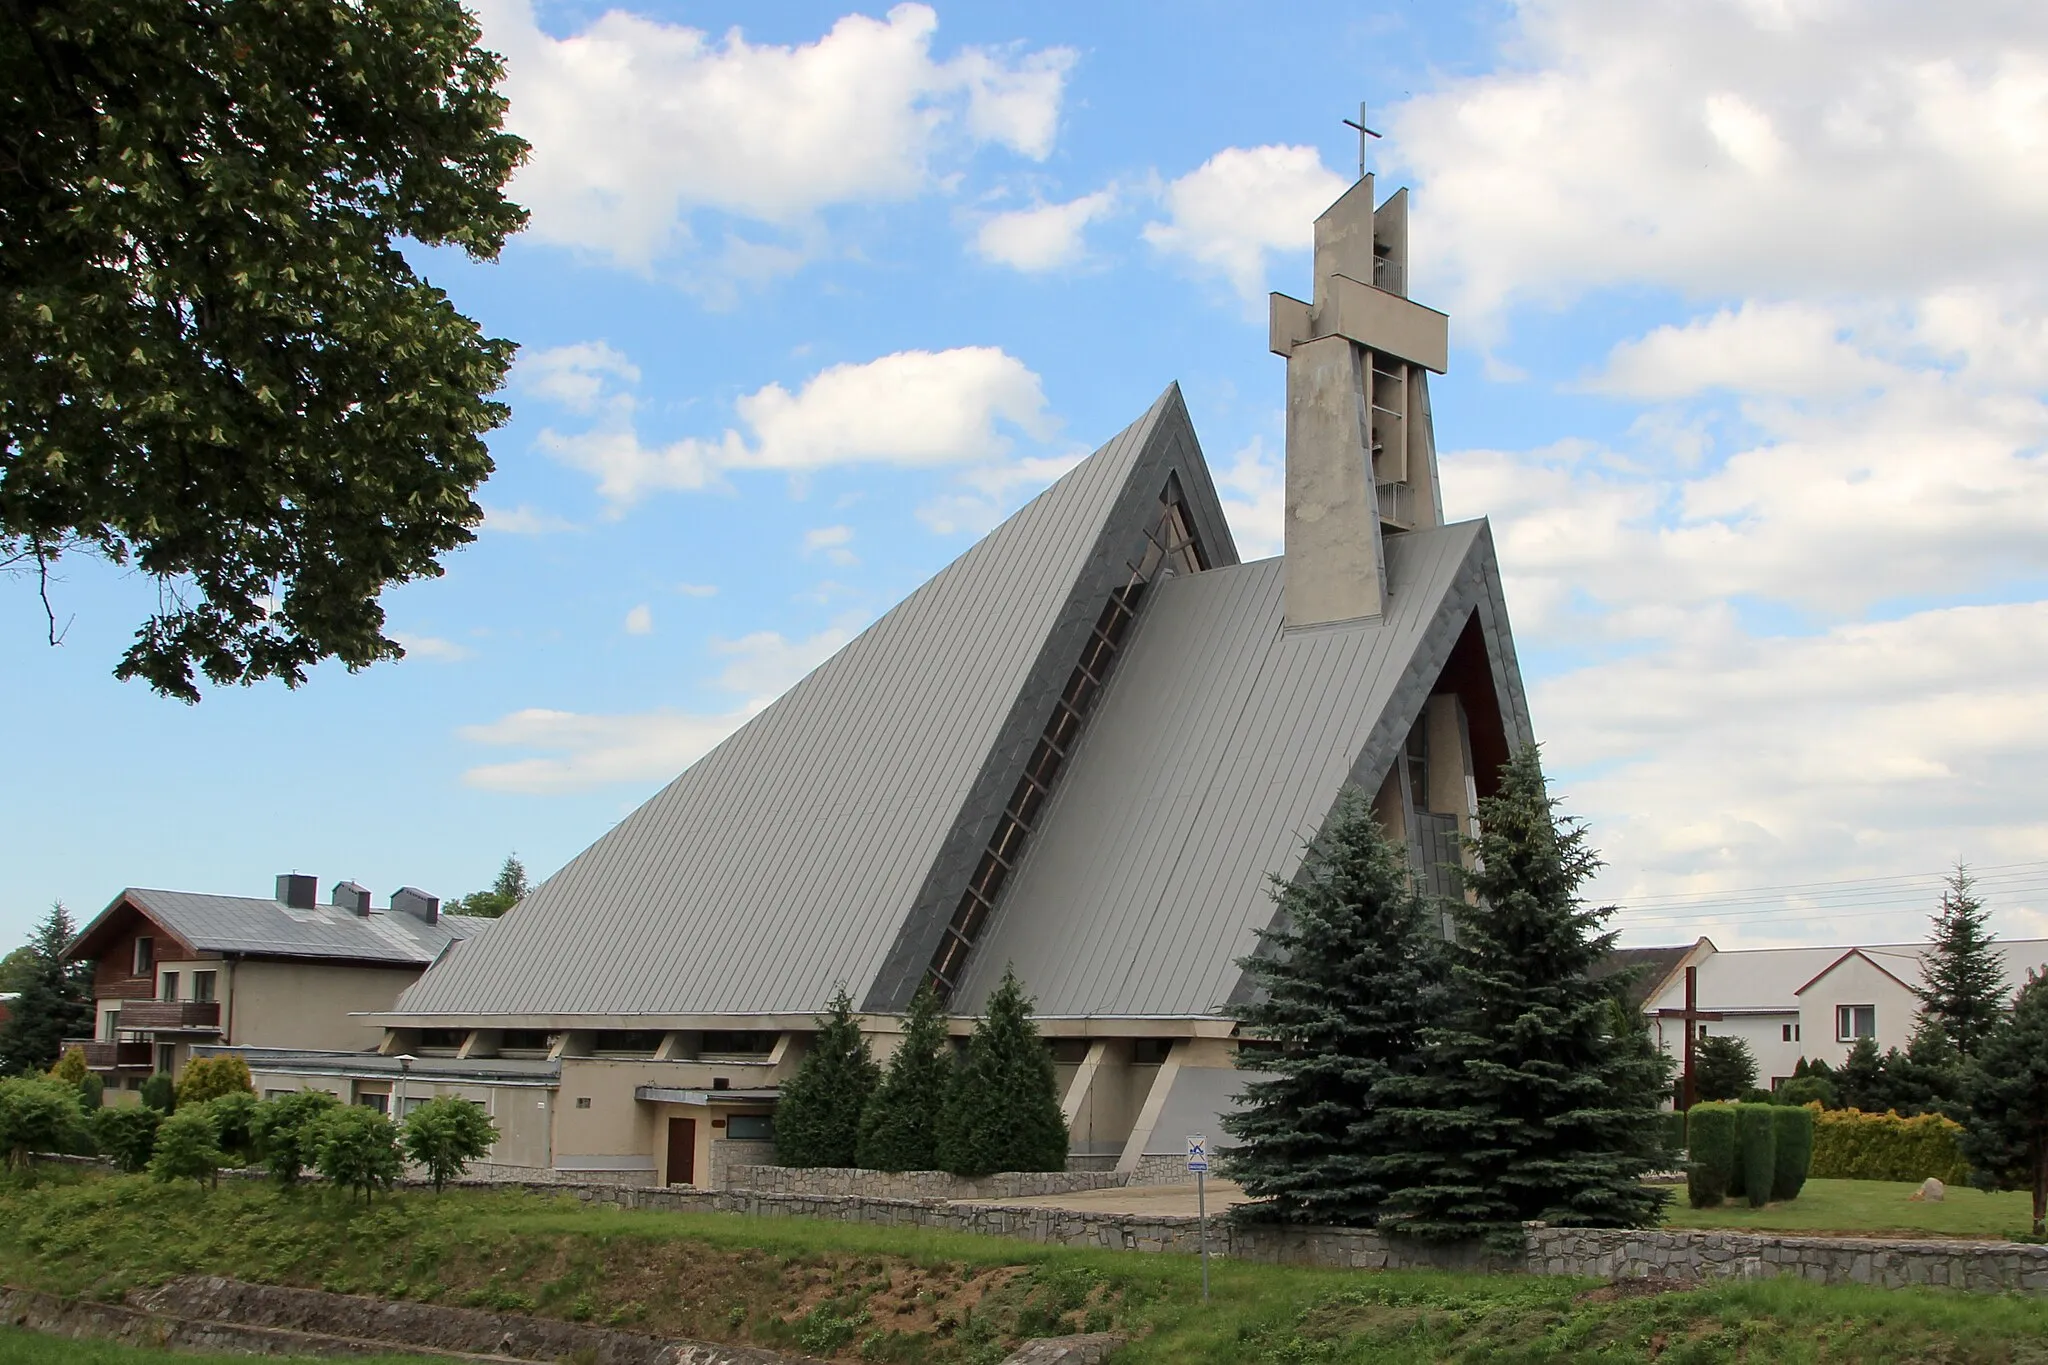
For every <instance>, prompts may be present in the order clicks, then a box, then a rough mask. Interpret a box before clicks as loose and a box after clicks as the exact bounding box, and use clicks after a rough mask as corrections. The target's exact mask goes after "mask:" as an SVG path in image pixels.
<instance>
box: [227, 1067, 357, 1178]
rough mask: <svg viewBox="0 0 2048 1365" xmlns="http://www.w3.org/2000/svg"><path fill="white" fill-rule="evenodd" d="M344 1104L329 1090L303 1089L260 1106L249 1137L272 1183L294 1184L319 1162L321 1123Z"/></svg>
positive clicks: (250, 1126)
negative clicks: (302, 1174)
mask: <svg viewBox="0 0 2048 1365" xmlns="http://www.w3.org/2000/svg"><path fill="white" fill-rule="evenodd" d="M340 1103H341V1101H339V1100H337V1099H335V1098H334V1096H332V1095H330V1094H328V1093H327V1092H326V1091H325V1090H299V1091H295V1092H293V1093H292V1094H289V1095H279V1096H277V1097H276V1098H275V1099H268V1100H264V1101H263V1102H262V1103H260V1104H258V1105H257V1106H256V1112H255V1113H254V1114H253V1115H251V1116H250V1120H249V1134H250V1137H251V1139H252V1141H253V1142H254V1143H255V1147H256V1155H257V1156H258V1157H259V1158H261V1159H262V1161H263V1164H264V1166H265V1167H266V1168H267V1169H268V1170H269V1171H270V1178H271V1179H272V1180H274V1181H276V1182H277V1183H278V1184H280V1185H290V1184H294V1183H296V1182H297V1180H298V1178H299V1175H300V1173H301V1172H302V1171H305V1170H307V1169H309V1168H311V1167H312V1166H313V1165H314V1164H315V1163H316V1162H317V1161H318V1160H319V1154H320V1153H319V1149H320V1125H321V1122H322V1121H323V1120H325V1119H326V1117H327V1115H328V1114H330V1113H332V1112H333V1111H334V1110H335V1109H336V1108H338V1107H339V1106H340Z"/></svg>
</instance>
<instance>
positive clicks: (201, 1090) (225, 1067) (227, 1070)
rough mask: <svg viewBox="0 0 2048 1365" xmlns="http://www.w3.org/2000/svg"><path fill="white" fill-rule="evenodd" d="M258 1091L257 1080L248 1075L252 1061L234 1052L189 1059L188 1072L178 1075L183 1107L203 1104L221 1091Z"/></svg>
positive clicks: (179, 1101) (227, 1093) (186, 1066)
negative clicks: (245, 1059) (255, 1081)
mask: <svg viewBox="0 0 2048 1365" xmlns="http://www.w3.org/2000/svg"><path fill="white" fill-rule="evenodd" d="M255 1093H256V1086H255V1083H254V1082H253V1081H251V1080H250V1079H249V1064H248V1063H247V1062H245V1061H243V1060H242V1058H241V1056H240V1054H238V1053H233V1052H229V1053H224V1054H222V1055H221V1056H218V1057H200V1058H196V1059H195V1060H193V1061H190V1062H187V1063H186V1064H185V1074H184V1075H183V1076H181V1077H179V1078H178V1107H179V1108H180V1109H182V1108H184V1107H185V1106H186V1105H188V1104H204V1103H206V1102H207V1101H208V1100H210V1099H214V1098H216V1097H218V1096H221V1095H254V1094H255Z"/></svg>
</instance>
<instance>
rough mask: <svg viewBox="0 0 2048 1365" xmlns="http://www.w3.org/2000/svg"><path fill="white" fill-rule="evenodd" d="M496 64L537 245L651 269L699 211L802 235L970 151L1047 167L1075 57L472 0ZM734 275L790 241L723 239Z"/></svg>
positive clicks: (902, 9)
mask: <svg viewBox="0 0 2048 1365" xmlns="http://www.w3.org/2000/svg"><path fill="white" fill-rule="evenodd" d="M478 12H479V14H480V16H481V18H482V20H483V25H484V34H485V42H486V43H487V44H488V45H489V46H490V47H492V48H493V49H494V50H496V51H498V52H500V53H502V54H504V56H505V59H506V64H507V76H506V81H505V90H506V93H507V94H508V95H509V97H510V99H511V111H510V113H509V115H508V116H507V123H508V125H509V126H510V127H511V128H512V130H513V131H515V132H517V133H519V134H520V135H521V136H523V137H525V138H526V139H527V140H528V141H529V142H531V143H532V144H533V153H532V158H531V160H530V161H529V162H528V164H527V165H526V167H525V168H524V169H522V170H521V171H520V172H519V173H518V175H517V177H516V178H515V180H514V182H513V186H512V194H513V196H514V197H515V198H517V199H518V200H519V201H520V202H521V203H523V204H525V205H527V206H528V207H529V208H531V209H532V211H533V225H532V228H531V233H532V235H533V236H534V237H535V238H536V239H538V240H540V241H544V242H552V243H558V244H562V245H567V246H574V247H581V248H586V249H589V250H592V251H596V252H600V253H602V254H604V255H606V256H609V257H610V258H611V259H613V260H614V261H616V262H618V263H619V264H622V265H627V266H632V267H640V268H644V267H647V266H649V265H650V264H651V263H653V262H655V261H657V260H659V259H661V258H662V257H663V256H665V255H668V254H669V253H671V252H672V251H674V250H675V249H676V248H677V247H678V246H680V245H684V244H687V243H688V242H689V241H690V240H691V238H692V227H691V218H692V215H693V214H694V213H695V212H696V211H697V210H699V209H708V210H713V211H716V212H721V213H725V214H730V215H734V216H736V217H739V218H742V219H749V220H753V221H754V222H755V223H759V224H766V225H770V226H771V227H775V228H785V229H786V228H792V227H795V228H801V227H802V226H803V225H804V224H805V223H806V221H807V220H808V219H809V218H810V217H811V215H813V214H815V213H816V212H817V211H818V210H820V209H822V208H825V207H828V206H830V205H835V204H848V203H862V202H873V201H887V200H900V199H907V198H910V197H912V196H915V195H918V194H920V193H923V192H925V191H926V190H928V189H930V188H932V186H933V185H934V182H935V178H936V175H937V173H938V172H937V168H938V167H939V165H940V164H941V163H944V164H953V163H957V162H958V161H959V160H960V159H961V158H962V157H963V156H965V155H966V154H968V153H970V152H971V151H972V150H973V149H974V148H976V147H979V146H985V145H999V146H1004V147H1008V148H1010V149H1011V150H1013V151H1015V152H1017V153H1018V154H1020V155H1022V156H1026V157H1029V158H1032V159H1034V160H1042V159H1043V158H1044V157H1045V156H1047V155H1048V154H1049V153H1050V152H1051V150H1052V146H1053V141H1054V136H1055V133H1056V131H1057V128H1058V123H1059V110H1060V102H1061V97H1062V95H1063V92H1064V89H1065V83H1066V73H1067V71H1068V69H1069V67H1070V66H1071V65H1072V63H1073V60H1074V54H1073V53H1072V52H1071V51H1070V50H1068V49H1065V48H1045V49H1041V50H1038V51H1016V50H1011V49H1005V50H1000V51H998V50H991V49H987V48H978V47H968V48H963V49H961V50H960V51H959V52H958V53H956V54H955V55H954V56H952V57H950V58H946V59H943V60H941V59H937V58H935V57H934V56H933V54H932V40H933V35H934V33H935V32H936V30H937V28H938V18H937V16H936V14H934V12H933V11H932V10H931V9H930V8H929V7H928V6H925V5H919V4H903V5H898V6H896V7H895V8H894V9H891V10H890V11H889V13H888V15H887V16H886V17H885V18H882V19H873V18H869V17H867V16H864V15H859V14H850V15H847V16H845V17H844V18H842V19H840V20H839V21H838V22H836V23H835V24H834V25H833V26H832V28H831V30H830V31H829V32H827V33H826V34H824V35H823V36H822V37H820V38H819V39H817V40H816V41H815V42H810V43H803V44H795V45H789V46H781V45H775V44H756V43H750V42H748V41H747V40H746V38H745V37H744V36H742V34H741V33H740V32H739V30H737V29H734V30H731V31H729V32H727V33H726V34H725V35H724V36H723V37H722V38H713V37H712V36H711V35H709V34H707V33H704V32H703V31H701V30H698V29H693V28H688V27H685V26H683V25H680V24H669V23H663V22H660V21H659V20H655V19H650V18H647V17H645V16H643V15H638V14H633V13H630V12H628V11H625V10H617V9H614V10H609V11H606V12H605V13H604V14H603V15H601V16H600V17H599V18H597V19H596V20H594V21H592V22H591V23H590V24H589V25H588V26H586V27H584V28H583V29H582V30H580V31H578V32H575V33H572V34H570V35H568V36H566V37H562V38H556V37H553V36H551V35H550V34H548V33H546V32H544V31H543V30H542V29H541V28H540V27H539V25H538V24H537V23H536V22H535V18H534V12H533V6H532V4H531V3H529V0H480V3H479V5H478ZM728 245H729V247H730V248H731V250H728V251H727V252H726V256H727V265H729V266H735V267H737V268H741V269H746V268H749V267H751V268H753V269H755V270H759V269H762V268H764V267H765V268H768V269H784V268H787V267H788V265H789V263H790V260H791V259H792V258H793V257H794V256H800V253H793V249H792V248H791V247H790V246H789V245H788V244H787V243H779V242H766V243H764V242H760V241H756V240H751V239H744V238H732V239H730V241H729V243H728Z"/></svg>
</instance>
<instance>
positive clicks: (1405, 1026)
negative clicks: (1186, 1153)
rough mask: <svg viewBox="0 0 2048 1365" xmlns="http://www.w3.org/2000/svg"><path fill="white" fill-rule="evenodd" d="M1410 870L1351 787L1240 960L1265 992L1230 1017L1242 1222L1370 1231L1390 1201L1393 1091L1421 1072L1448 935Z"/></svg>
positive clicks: (1226, 1123) (1232, 1162)
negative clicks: (1388, 1102)
mask: <svg viewBox="0 0 2048 1365" xmlns="http://www.w3.org/2000/svg"><path fill="white" fill-rule="evenodd" d="M1412 883H1413V879H1412V878H1411V877H1410V876H1409V875H1408V867H1407V859H1406V856H1405V853H1404V851H1403V850H1401V849H1399V848H1397V847H1396V846H1395V845H1394V844H1393V842H1392V841H1391V840H1389V839H1388V838H1387V837H1386V835H1385V833H1383V832H1382V831H1381V829H1380V826H1379V821H1377V820H1376V819H1374V818H1373V813H1372V805H1371V803H1370V802H1369V801H1368V800H1367V799H1366V797H1365V795H1364V793H1362V792H1360V791H1359V790H1358V789H1357V788H1355V787H1349V788H1346V789H1345V791H1344V792H1343V794H1342V795H1341V796H1340V797H1339V798H1338V803H1337V806H1336V809H1335V810H1334V811H1333V812H1332V813H1331V816H1330V818H1329V819H1328V820H1327V821H1326V822H1325V823H1324V825H1323V828H1322V830H1321V831H1320V832H1319V833H1318V834H1317V836H1316V837H1315V839H1314V840H1313V841H1311V843H1310V844H1309V847H1308V851H1307V853H1306V855H1305V856H1304V857H1303V859H1302V865H1301V871H1300V872H1299V873H1298V874H1297V875H1296V877H1295V878H1294V880H1293V881H1291V882H1286V881H1281V880H1279V879H1277V878H1276V879H1275V880H1274V883H1273V898H1274V900H1275V902H1276V903H1277V904H1278V907H1279V913H1278V914H1277V915H1275V916H1274V922H1275V925H1276V927H1275V928H1272V929H1267V930H1262V931H1260V934H1259V951H1258V952H1257V953H1256V954H1254V955H1253V956H1251V957H1247V958H1244V959H1242V961H1241V962H1240V963H1239V965H1240V966H1242V967H1243V968H1244V969H1245V971H1246V972H1247V973H1248V974H1249V976H1250V977H1251V979H1252V980H1253V981H1255V982H1256V983H1257V985H1258V987H1259V990H1258V992H1257V995H1256V997H1255V998H1254V999H1253V1001H1252V1002H1251V1003H1249V1004H1244V1005H1239V1006H1236V1007H1234V1008H1232V1009H1231V1010H1230V1014H1231V1015H1232V1017H1233V1018H1235V1019H1237V1020H1238V1022H1239V1025H1240V1036H1241V1037H1242V1038H1243V1039H1245V1040H1246V1041H1247V1042H1249V1043H1251V1044H1252V1046H1241V1047H1240V1048H1239V1050H1238V1054H1237V1062H1238V1065H1239V1066H1242V1067H1245V1068H1248V1069H1252V1070H1256V1071H1259V1072H1263V1073H1267V1075H1268V1076H1269V1077H1270V1079H1260V1080H1254V1081H1252V1082H1250V1083H1249V1084H1247V1085H1246V1086H1245V1088H1244V1091H1243V1094H1242V1097H1241V1098H1240V1099H1239V1101H1238V1105H1239V1107H1238V1109H1237V1111H1236V1112H1234V1113H1231V1114H1227V1115H1225V1116H1224V1119H1223V1127H1224V1129H1225V1131H1227V1132H1228V1133H1229V1134H1230V1135H1231V1136H1232V1137H1234V1138H1236V1139H1237V1144H1236V1146H1235V1147H1233V1148H1232V1149H1231V1150H1230V1152H1229V1155H1228V1157H1227V1159H1226V1164H1225V1167H1224V1169H1225V1171H1226V1173H1227V1174H1228V1175H1229V1176H1230V1177H1231V1178H1232V1179H1233V1180H1235V1181H1237V1182H1238V1184H1239V1185H1240V1186H1242V1187H1243V1189H1244V1191H1245V1193H1246V1194H1248V1195H1250V1196H1252V1198H1253V1200H1254V1201H1255V1202H1253V1203H1251V1204H1247V1205H1241V1206H1240V1207H1238V1208H1237V1209H1235V1210H1233V1216H1237V1217H1248V1218H1269V1219H1279V1220H1285V1221H1291V1222H1307V1223H1323V1224H1336V1225H1339V1226H1354V1227H1364V1226H1370V1225H1371V1224H1372V1222H1373V1221H1374V1220H1375V1219H1376V1218H1377V1217H1378V1216H1379V1212H1380V1208H1381V1206H1382V1205H1383V1204H1384V1203H1385V1201H1386V1196H1387V1189H1386V1184H1385V1180H1386V1179H1387V1176H1386V1174H1385V1172H1384V1169H1383V1168H1384V1166H1385V1163H1386V1157H1387V1154H1388V1153H1389V1151H1390V1149H1396V1148H1398V1145H1399V1136H1398V1135H1397V1134H1393V1133H1390V1132H1388V1131H1387V1126H1388V1125H1387V1120H1386V1116H1385V1115H1384V1113H1383V1112H1382V1106H1383V1104H1384V1103H1385V1090H1386V1082H1387V1080H1388V1079H1389V1078H1390V1077H1393V1076H1396V1075H1403V1074H1411V1073H1413V1072H1414V1071H1415V1070H1416V1067H1417V1063H1418V1059H1419V1053H1420V1040H1421V1035H1422V1029H1423V1026H1424V1024H1425V1023H1426V1022H1427V1020H1428V1019H1429V1017H1430V1015H1431V1014H1432V1012H1433V1011H1434V1010H1435V1008H1436V1007H1437V1003H1438V1002H1437V1000H1436V992H1437V989H1438V987H1439V986H1440V984H1441V982H1440V972H1439V970H1438V968H1439V966H1440V963H1441V958H1442V952H1441V945H1442V932H1441V929H1440V928H1439V926H1438V921H1437V918H1436V915H1435V913H1434V912H1433V911H1432V910H1430V909H1429V908H1428V907H1427V906H1425V904H1424V903H1423V901H1422V898H1421V897H1420V896H1419V895H1418V894H1417V893H1416V892H1415V890H1414V888H1413V885H1412Z"/></svg>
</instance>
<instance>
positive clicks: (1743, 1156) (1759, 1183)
mask: <svg viewBox="0 0 2048 1365" xmlns="http://www.w3.org/2000/svg"><path fill="white" fill-rule="evenodd" d="M1777 1110H1778V1106H1777V1105H1775V1104H1738V1105H1736V1106H1735V1134H1736V1144H1737V1146H1738V1147H1739V1148H1740V1156H1739V1158H1738V1159H1737V1162H1736V1167H1737V1169H1738V1170H1740V1171H1741V1172H1742V1188H1741V1190H1740V1191H1737V1190H1734V1189H1733V1188H1732V1187H1731V1189H1730V1191H1729V1192H1730V1193H1731V1194H1732V1193H1741V1194H1743V1195H1746V1196H1747V1197H1748V1199H1749V1206H1750V1207H1751V1208H1753V1209H1760V1208H1762V1207H1763V1206H1764V1205H1766V1204H1768V1203H1770V1202H1771V1187H1772V1186H1773V1185H1774V1184H1776V1183H1777V1179H1778V1128H1777V1124H1776V1123H1775V1122H1774V1121H1773V1115H1775V1114H1776V1112H1777Z"/></svg>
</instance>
